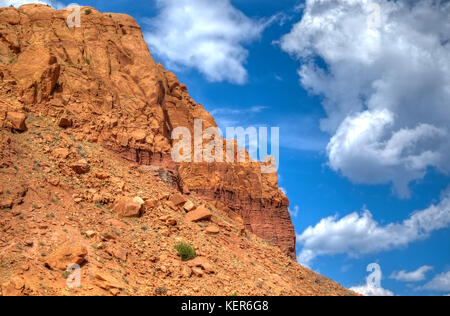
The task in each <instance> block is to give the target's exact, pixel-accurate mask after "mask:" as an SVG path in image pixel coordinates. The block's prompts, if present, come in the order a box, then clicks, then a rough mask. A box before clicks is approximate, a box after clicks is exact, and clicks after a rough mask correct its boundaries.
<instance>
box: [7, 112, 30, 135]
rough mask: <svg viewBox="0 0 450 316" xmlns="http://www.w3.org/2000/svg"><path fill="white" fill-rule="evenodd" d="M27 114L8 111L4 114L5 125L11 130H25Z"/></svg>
mask: <svg viewBox="0 0 450 316" xmlns="http://www.w3.org/2000/svg"><path fill="white" fill-rule="evenodd" d="M26 119H27V116H26V115H25V114H23V113H19V112H8V114H7V115H6V121H7V126H8V127H10V128H11V129H13V130H16V131H19V132H24V131H26V130H27V126H26V124H25V121H26Z"/></svg>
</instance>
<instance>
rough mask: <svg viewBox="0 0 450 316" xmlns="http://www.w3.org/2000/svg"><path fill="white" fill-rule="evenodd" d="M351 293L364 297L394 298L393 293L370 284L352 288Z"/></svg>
mask: <svg viewBox="0 0 450 316" xmlns="http://www.w3.org/2000/svg"><path fill="white" fill-rule="evenodd" d="M350 291H353V292H356V293H358V294H361V295H364V296H394V293H393V292H392V291H390V290H387V289H384V288H382V287H376V286H373V285H370V284H366V285H360V286H353V287H351V288H350Z"/></svg>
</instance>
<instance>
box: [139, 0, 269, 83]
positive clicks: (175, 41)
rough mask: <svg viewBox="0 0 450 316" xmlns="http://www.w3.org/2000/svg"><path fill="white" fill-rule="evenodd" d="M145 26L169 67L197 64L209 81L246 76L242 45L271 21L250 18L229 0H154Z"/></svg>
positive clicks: (241, 79)
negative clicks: (152, 14) (155, 7)
mask: <svg viewBox="0 0 450 316" xmlns="http://www.w3.org/2000/svg"><path fill="white" fill-rule="evenodd" d="M157 4H158V8H159V14H158V15H157V16H156V17H155V18H153V19H150V20H148V24H147V26H148V31H147V32H145V39H146V40H147V42H148V44H149V46H150V49H151V51H152V53H155V54H156V55H158V56H160V57H162V58H163V59H164V61H165V62H166V63H167V65H168V67H169V68H174V67H176V68H178V67H188V68H193V69H197V70H198V71H200V72H201V73H202V74H203V75H205V76H206V78H207V79H208V80H210V81H213V82H217V81H229V82H232V83H237V84H243V83H245V82H246V81H247V70H246V69H245V67H244V64H245V62H246V60H247V57H248V54H249V53H248V50H247V49H246V48H245V45H246V44H248V43H250V42H252V41H254V40H256V39H258V38H259V37H260V35H261V33H262V31H263V30H264V29H265V27H266V26H267V25H268V24H269V23H270V22H271V21H270V20H268V21H263V20H255V19H251V18H249V17H247V16H246V15H245V14H244V13H242V12H241V11H239V10H238V9H236V8H235V7H233V5H232V4H231V3H230V1H229V0H158V1H157Z"/></svg>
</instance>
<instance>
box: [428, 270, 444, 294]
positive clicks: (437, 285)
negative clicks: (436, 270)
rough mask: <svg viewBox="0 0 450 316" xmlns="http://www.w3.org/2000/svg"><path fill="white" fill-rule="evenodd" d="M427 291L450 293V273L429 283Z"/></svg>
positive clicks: (438, 276)
mask: <svg viewBox="0 0 450 316" xmlns="http://www.w3.org/2000/svg"><path fill="white" fill-rule="evenodd" d="M423 288H424V289H426V290H431V291H437V292H448V291H450V271H448V272H446V273H442V274H439V275H437V276H436V277H435V278H434V279H433V280H431V281H430V282H429V283H427V284H426V285H425V286H424V287H423Z"/></svg>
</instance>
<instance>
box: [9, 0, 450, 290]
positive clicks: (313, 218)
mask: <svg viewBox="0 0 450 316" xmlns="http://www.w3.org/2000/svg"><path fill="white" fill-rule="evenodd" d="M11 2H14V1H11ZM184 2H185V3H186V5H187V3H190V5H192V3H194V5H193V8H194V9H197V11H196V13H195V14H197V15H202V14H203V13H202V12H205V16H206V15H210V18H211V19H216V20H220V21H218V22H217V21H216V22H217V25H213V26H215V27H217V28H218V29H219V30H216V31H211V29H212V28H213V27H212V26H211V25H212V24H208V23H212V20H208V18H205V19H204V20H203V21H200V22H192V23H203V24H202V25H197V26H198V27H197V28H193V29H190V31H191V32H196V31H198V32H200V33H201V34H200V35H196V34H194V35H192V34H189V35H186V37H189V36H191V37H189V41H185V43H184V42H183V40H180V42H181V43H180V44H179V45H175V46H174V45H172V44H171V43H169V44H168V45H166V46H165V47H164V48H161V47H162V46H163V45H162V44H159V43H161V40H164V38H170V36H172V35H173V36H174V37H177V36H178V37H180V34H183V32H188V29H189V28H188V29H183V28H182V27H180V25H182V22H183V21H181V22H179V21H180V19H181V20H182V19H184V18H185V16H184V15H183V16H182V17H181V18H180V16H179V15H178V14H179V12H177V10H179V7H180V6H182V4H181V3H184ZM350 2H351V1H348V0H328V1H325V3H326V4H325V5H321V6H319V5H318V4H317V3H316V1H313V0H311V1H308V3H307V4H305V3H304V2H303V1H291V0H282V1H268V0H234V1H233V0H232V1H223V0H214V1H203V0H196V1H184V0H181V1H178V2H177V1H173V0H167V1H160V2H159V4H158V5H157V3H156V2H155V1H152V0H148V1H134V2H133V3H130V2H129V1H122V0H109V1H103V0H86V1H82V0H79V1H78V3H79V4H80V5H90V6H93V7H96V8H97V9H98V10H100V11H103V12H121V13H128V14H130V15H132V16H133V17H135V18H136V20H137V21H138V23H139V24H140V25H141V26H142V28H143V31H144V33H145V35H146V39H147V41H148V43H149V46H150V47H152V46H155V45H158V44H159V47H158V49H159V51H157V52H155V50H154V49H151V52H152V54H153V56H154V57H155V59H156V60H157V61H160V62H162V63H163V65H165V66H166V67H167V68H169V69H171V70H173V71H174V72H175V73H176V75H177V76H178V78H179V79H180V81H182V82H184V83H186V85H187V86H188V88H189V93H190V94H191V96H192V97H193V99H194V100H196V101H197V102H199V103H201V104H203V105H204V106H205V108H206V109H207V110H208V111H210V112H211V113H213V114H214V116H215V117H216V119H217V121H218V123H219V125H220V126H221V127H226V126H227V125H231V126H243V127H247V126H279V127H280V141H281V149H280V168H279V174H280V186H281V187H282V188H283V189H284V190H286V192H287V194H288V197H289V199H290V202H291V210H292V214H293V215H295V216H293V222H294V225H295V229H296V232H297V234H298V236H299V243H298V244H297V248H298V249H297V251H298V253H299V260H300V261H301V262H302V263H305V264H308V265H309V266H310V267H311V268H312V269H313V270H315V271H317V272H320V273H322V274H324V275H326V276H328V277H330V278H332V279H333V280H336V281H337V282H339V283H341V284H343V285H344V286H346V287H353V286H364V285H365V284H366V280H365V278H366V277H367V276H368V274H369V272H367V271H366V267H367V265H368V264H370V263H374V262H375V263H378V264H379V265H380V267H381V269H382V271H383V279H382V280H381V285H382V290H383V292H382V294H394V295H446V294H449V293H450V274H449V271H450V243H449V240H450V229H449V226H450V219H449V218H450V209H449V207H450V203H449V199H450V198H449V196H450V194H449V192H450V191H448V187H449V179H450V178H449V173H448V171H449V167H450V166H449V165H450V164H449V163H448V161H450V160H449V159H450V144H449V141H448V139H449V137H448V136H449V135H447V134H446V133H447V132H448V129H449V128H450V121H449V117H450V115H448V114H450V104H449V101H448V100H450V98H447V97H449V94H450V79H449V78H448V77H449V76H448V73H450V72H449V71H450V44H449V37H450V35H449V34H450V23H449V22H448V21H449V20H450V19H449V17H450V9H449V6H448V5H447V6H445V4H442V5H441V6H439V5H437V4H433V3H432V2H430V1H413V2H409V4H406V2H404V1H402V0H399V1H397V2H395V1H394V2H393V3H392V2H387V1H385V0H380V1H378V2H377V3H378V4H379V6H378V7H376V6H375V7H369V9H367V3H368V2H370V1H363V0H361V1H360V3H357V4H356V5H354V4H353V5H350V4H349V3H350ZM65 4H67V3H65ZM177 7H178V8H177ZM217 7H219V9H217ZM377 8H380V9H381V16H380V25H375V26H374V25H369V26H367V25H366V24H365V23H366V22H365V21H366V19H367V18H368V17H367V16H369V17H370V15H371V14H374V12H375V13H377V11H376V10H377ZM200 9H201V10H200ZM333 9H335V10H333ZM218 12H219V13H218ZM336 12H338V13H336ZM217 14H219V16H222V14H223V15H224V16H226V18H224V19H223V20H222V18H220V19H217ZM358 18H361V19H363V20H358ZM200 20H202V19H200ZM300 21H303V23H302V22H300ZM308 21H309V22H311V21H315V22H311V23H308ZM318 21H319V22H318ZM330 21H331V22H330ZM361 21H363V23H362V22H361ZM373 21H375V22H376V21H378V20H377V19H375V20H373ZM184 22H185V21H184ZM314 23H318V24H317V25H316V24H314ZM327 23H328V24H329V25H327ZM356 23H359V24H356ZM361 23H362V24H361ZM205 25H206V26H207V27H206V28H207V29H208V30H209V31H208V32H206V33H205V31H204V30H202V28H203V27H205ZM355 26H357V27H355ZM387 26H389V27H387ZM208 27H209V28H208ZM329 27H331V28H329ZM372 27H373V30H374V33H368V34H369V35H370V36H373V37H372V38H371V37H366V35H364V34H365V33H361V32H362V31H367V30H366V28H372ZM170 28H173V29H170ZM177 28H178V29H177ZM392 29H394V30H395V32H392V31H391V30H392ZM202 32H203V33H202ZM214 32H217V33H218V34H214ZM361 34H362V35H361ZM180 38H184V36H182V37H180ZM399 39H401V40H402V41H403V42H402V43H403V44H401V45H400V44H399V41H398V40H399ZM425 39H427V40H425ZM205 42H206V43H207V44H208V45H206V46H203V45H204V44H205ZM211 43H213V44H212V45H209V44H211ZM405 43H406V44H405ZM408 45H411V46H410V47H408ZM191 46H192V47H193V48H192V50H191ZM202 47H208V49H209V50H206V51H205V52H204V54H206V56H211V55H215V54H218V55H217V56H219V57H217V58H214V59H210V58H209V57H208V58H206V59H205V58H204V57H205V55H204V56H202V55H200V56H198V54H199V52H198V50H199V51H201V49H202ZM411 47H413V48H414V49H411ZM196 48H198V49H197V50H196ZM180 50H181V51H180ZM222 51H226V52H227V53H228V54H225V55H224V56H222V55H220V53H221V52H222ZM413 52H415V53H413ZM416 53H417V54H416ZM430 56H431V57H430ZM428 58H429V59H428ZM404 60H408V63H404V64H403V62H402V61H404ZM441 71H442V73H441ZM355 133H356V134H355ZM358 133H359V134H358ZM355 135H356V136H355ZM329 143H330V146H329V147H328V150H327V145H328V144H329ZM330 148H331V149H330ZM368 212H370V213H368ZM414 212H415V213H414ZM413 213H414V214H415V216H414V215H412V214H413ZM327 218H328V220H324V219H327ZM321 221H322V222H321ZM319 223H321V224H320V225H319ZM308 228H309V229H308ZM420 268H422V270H420ZM401 271H403V273H401ZM398 272H400V273H398ZM366 287H367V286H366ZM363 290H365V291H367V290H368V289H367V288H364V289H363ZM369 290H370V289H369ZM365 293H367V292H365Z"/></svg>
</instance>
